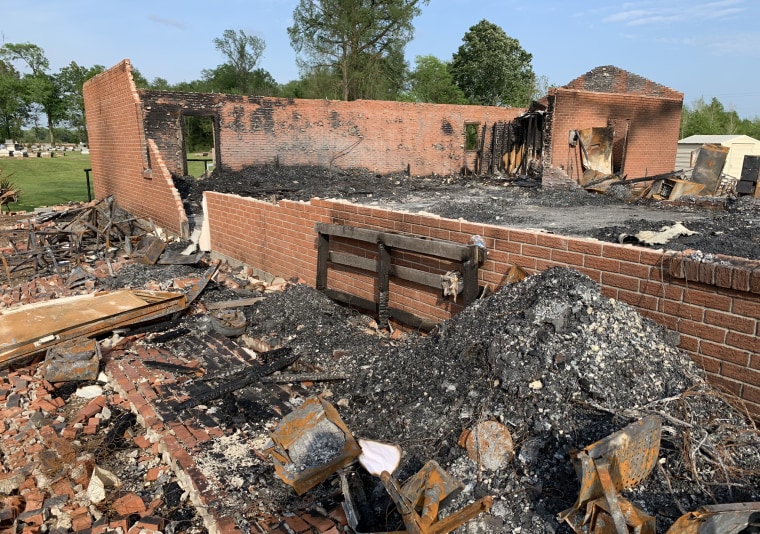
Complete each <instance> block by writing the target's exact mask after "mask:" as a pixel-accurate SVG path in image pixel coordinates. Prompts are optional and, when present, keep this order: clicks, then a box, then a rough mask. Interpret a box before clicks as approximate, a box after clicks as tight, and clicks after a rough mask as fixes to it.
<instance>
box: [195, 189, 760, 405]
mask: <svg viewBox="0 0 760 534" xmlns="http://www.w3.org/2000/svg"><path fill="white" fill-rule="evenodd" d="M206 200H207V204H208V216H209V221H210V225H209V226H210V233H211V241H212V248H213V250H214V251H216V252H218V253H220V254H222V255H224V256H228V257H230V258H233V259H235V260H238V261H241V262H244V263H246V264H249V265H252V266H254V267H257V268H259V269H261V270H263V271H266V272H269V273H272V274H275V275H279V276H283V277H285V278H291V277H299V278H302V279H304V280H305V281H306V282H307V283H308V284H310V285H312V286H313V285H315V282H316V264H317V250H316V233H315V231H314V224H315V223H317V222H324V223H334V224H344V225H350V226H356V227H361V228H371V229H378V230H389V231H396V232H404V233H409V234H412V235H416V236H424V237H432V238H437V239H444V240H449V241H454V242H458V243H468V242H469V239H470V237H471V236H472V235H474V234H479V235H481V236H483V237H484V239H485V241H486V245H487V246H488V249H489V254H488V259H487V261H486V262H485V263H484V264H483V266H482V268H481V269H480V271H479V278H480V283H481V285H482V284H489V285H490V286H491V287H492V288H494V287H496V286H499V285H503V284H504V281H505V278H506V275H507V273H508V271H509V269H510V268H511V266H512V265H519V266H521V267H523V268H525V269H526V270H528V271H529V272H535V271H540V270H544V269H546V268H548V267H551V266H566V267H571V268H575V269H577V270H579V271H581V272H583V273H584V274H586V275H587V276H589V277H590V278H592V279H593V280H595V281H596V282H597V283H599V284H600V285H601V288H602V292H603V294H604V295H606V296H608V297H611V298H615V299H618V300H620V301H623V302H626V303H628V304H630V305H632V306H634V307H635V308H636V309H638V310H639V312H640V313H642V314H643V315H644V316H646V317H650V318H651V319H653V320H655V321H657V322H659V323H660V324H663V325H665V326H667V327H668V328H670V329H671V330H673V331H676V332H678V333H679V334H680V339H681V341H680V346H681V348H682V349H684V350H686V351H688V352H689V354H691V356H692V358H693V359H694V360H695V361H696V362H697V363H698V364H699V365H701V366H702V367H703V368H704V369H705V370H706V371H707V373H708V376H709V378H710V379H711V380H712V382H713V383H714V384H716V385H718V386H720V387H723V388H725V389H727V390H730V391H732V392H734V393H735V394H736V395H737V396H739V397H740V398H741V399H744V400H745V401H746V402H747V403H748V406H749V407H750V409H751V410H752V411H753V413H755V414H756V415H760V341H758V339H759V338H758V335H760V305H759V304H760V297H759V295H760V262H757V261H748V260H738V259H736V258H717V259H716V260H714V261H712V262H701V261H699V260H697V259H691V258H690V257H689V256H688V255H684V254H676V253H673V252H661V251H653V250H649V249H645V248H640V247H634V246H630V245H619V244H615V243H604V242H601V241H596V240H593V239H581V238H571V237H561V236H557V235H554V234H546V233H541V232H536V231H529V230H518V229H513V228H505V227H500V226H492V225H484V224H476V223H470V222H466V221H460V220H450V219H443V218H439V217H435V216H428V215H415V214H410V213H402V212H396V211H390V210H385V209H382V208H373V207H367V206H358V205H354V204H350V203H347V202H338V201H330V200H318V199H312V201H311V202H309V203H305V202H290V201H280V202H279V204H277V205H273V204H270V203H266V202H262V201H257V200H254V199H250V198H241V197H236V196H233V195H225V194H221V193H206ZM724 260H728V261H724ZM431 267H433V268H436V269H441V270H445V269H446V268H447V266H446V265H435V266H431ZM328 287H330V288H331V289H338V290H343V291H347V292H350V293H352V294H355V295H357V296H360V297H363V298H367V299H370V300H375V298H374V294H375V290H376V287H375V284H374V280H373V278H372V277H370V276H368V275H365V274H359V273H349V272H347V271H340V270H337V269H330V271H329V276H328ZM390 305H391V306H392V307H395V308H399V309H402V310H405V311H408V312H411V313H414V314H416V315H419V316H422V317H426V318H432V319H437V320H439V319H445V318H448V317H449V316H450V315H451V314H452V313H456V312H458V311H460V310H461V306H460V305H459V304H454V303H453V302H451V300H449V299H446V300H444V299H443V298H442V297H441V294H440V292H438V291H434V290H432V289H429V288H424V287H419V286H414V285H412V284H406V283H399V282H394V283H392V284H391V290H390Z"/></svg>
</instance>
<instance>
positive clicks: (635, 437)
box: [559, 416, 662, 534]
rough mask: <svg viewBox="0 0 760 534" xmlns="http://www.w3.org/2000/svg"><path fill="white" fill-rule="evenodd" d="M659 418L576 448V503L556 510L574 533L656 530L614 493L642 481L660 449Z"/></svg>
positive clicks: (647, 518) (619, 533) (625, 533)
mask: <svg viewBox="0 0 760 534" xmlns="http://www.w3.org/2000/svg"><path fill="white" fill-rule="evenodd" d="M661 431H662V422H661V420H660V419H659V418H658V417H655V416H649V417H645V418H644V419H641V420H640V421H637V422H635V423H632V424H630V425H628V426H627V427H625V428H623V429H622V430H619V431H617V432H615V433H614V434H611V435H609V436H607V437H606V438H604V439H602V440H600V441H597V442H596V443H593V444H591V445H589V446H588V447H586V448H585V449H583V450H582V451H580V452H578V453H577V454H576V455H575V457H574V458H573V464H574V466H575V470H576V472H577V473H578V478H579V479H580V482H581V488H580V492H579V495H578V499H577V500H576V501H575V504H574V505H573V506H572V507H571V508H568V509H567V510H565V511H563V512H561V513H560V514H559V518H560V519H561V520H562V521H565V522H567V523H568V524H569V525H570V527H572V529H573V530H574V531H575V532H577V533H578V534H581V533H598V534H600V533H616V534H628V533H629V527H630V528H631V529H633V531H634V532H635V533H637V534H655V521H654V518H653V517H652V516H649V515H647V514H646V513H644V512H643V511H642V510H639V509H638V508H637V507H636V506H634V505H633V504H632V503H630V502H629V501H627V500H626V499H624V498H623V497H621V496H620V495H619V494H618V492H619V491H621V490H623V489H626V488H631V487H633V486H635V485H636V484H638V483H639V482H641V481H642V480H644V479H645V478H646V477H647V476H648V475H649V473H650V472H651V471H652V468H654V466H655V463H656V462H657V457H658V455H659V452H660V435H661Z"/></svg>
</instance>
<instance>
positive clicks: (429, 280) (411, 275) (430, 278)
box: [391, 265, 441, 289]
mask: <svg viewBox="0 0 760 534" xmlns="http://www.w3.org/2000/svg"><path fill="white" fill-rule="evenodd" d="M391 274H392V275H393V276H395V277H396V278H399V279H401V280H406V281H408V282H414V283H415V284H421V285H423V286H428V287H432V288H434V289H441V275H440V274H435V273H428V272H425V271H419V270H417V269H412V268H411V267H401V266H400V265H393V266H392V268H391Z"/></svg>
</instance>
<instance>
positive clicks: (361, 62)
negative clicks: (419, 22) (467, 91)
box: [288, 0, 429, 100]
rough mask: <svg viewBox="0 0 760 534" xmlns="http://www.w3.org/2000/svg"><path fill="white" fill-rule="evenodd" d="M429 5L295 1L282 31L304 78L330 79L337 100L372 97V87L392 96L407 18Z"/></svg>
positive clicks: (390, 0) (399, 79)
mask: <svg viewBox="0 0 760 534" xmlns="http://www.w3.org/2000/svg"><path fill="white" fill-rule="evenodd" d="M428 2H429V0H299V2H298V5H297V6H296V8H295V10H294V12H293V25H292V26H290V27H289V28H288V35H289V36H290V42H291V44H292V46H293V48H294V49H295V51H296V52H297V53H298V54H300V56H299V65H300V67H301V69H302V71H303V72H304V74H305V76H306V77H308V75H309V72H311V71H314V70H317V71H318V72H320V73H322V74H323V73H324V69H325V68H326V69H329V70H330V71H332V72H334V73H335V74H336V81H337V83H338V84H339V88H340V94H341V96H342V99H343V100H355V99H357V98H372V97H375V98H377V97H378V96H377V95H376V94H374V93H376V92H377V91H376V89H377V86H378V84H383V85H384V87H383V90H382V91H380V92H381V93H382V92H385V93H388V92H391V93H393V92H395V91H394V83H395V85H396V86H397V87H399V89H400V87H401V85H402V83H403V70H404V69H405V62H404V60H403V49H404V47H405V46H406V44H407V43H408V42H409V41H410V40H411V38H412V35H413V33H414V27H413V26H412V19H414V17H416V16H417V15H419V14H420V12H421V11H420V6H421V5H426V4H427V3H428Z"/></svg>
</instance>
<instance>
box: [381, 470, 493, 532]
mask: <svg viewBox="0 0 760 534" xmlns="http://www.w3.org/2000/svg"><path fill="white" fill-rule="evenodd" d="M380 480H381V481H382V482H383V485H384V486H385V489H386V491H387V492H388V494H389V495H390V496H391V499H392V500H393V502H394V504H395V505H396V508H397V509H398V511H399V512H400V513H401V517H402V519H403V521H404V526H405V527H406V532H412V533H414V534H444V533H447V532H451V531H453V530H456V529H457V528H459V527H460V526H462V525H464V524H465V523H466V522H468V521H469V520H471V519H473V518H475V517H477V516H478V515H480V514H481V513H483V512H487V511H488V510H490V509H491V506H492V505H493V497H491V496H490V495H488V496H485V497H483V498H481V499H478V500H477V501H475V502H474V503H472V504H469V505H467V506H465V507H464V508H462V509H461V510H459V511H457V512H454V513H452V514H450V515H448V516H446V517H445V518H443V519H439V518H438V511H439V509H440V508H441V507H442V506H445V503H446V500H447V499H449V498H450V497H452V496H453V495H455V494H456V493H459V492H460V491H461V490H462V489H463V488H464V484H462V482H461V481H459V480H457V479H456V478H454V477H453V476H451V475H450V474H449V473H447V472H446V471H444V470H443V469H442V468H441V466H439V465H438V463H437V462H436V461H434V460H430V461H429V462H427V463H426V464H425V466H424V467H423V468H422V469H421V470H420V471H418V472H417V473H416V474H415V475H413V476H411V477H410V478H409V479H408V480H407V481H406V482H405V483H404V485H403V486H400V485H399V483H398V481H397V480H396V479H395V478H393V476H391V474H390V473H388V472H387V471H385V472H383V474H382V475H381V476H380Z"/></svg>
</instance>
